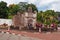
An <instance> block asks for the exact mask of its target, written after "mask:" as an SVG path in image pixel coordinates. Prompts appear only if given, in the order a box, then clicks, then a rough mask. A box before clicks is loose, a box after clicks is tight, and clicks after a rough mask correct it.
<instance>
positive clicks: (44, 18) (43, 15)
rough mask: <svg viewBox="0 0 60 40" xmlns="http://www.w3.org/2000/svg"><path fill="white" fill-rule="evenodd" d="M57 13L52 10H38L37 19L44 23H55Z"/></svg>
mask: <svg viewBox="0 0 60 40" xmlns="http://www.w3.org/2000/svg"><path fill="white" fill-rule="evenodd" d="M57 16H58V15H57V14H56V12H54V10H46V11H45V12H42V11H41V12H39V13H38V15H37V20H38V21H40V22H42V23H44V24H47V25H49V24H51V23H57V22H58V19H57Z"/></svg>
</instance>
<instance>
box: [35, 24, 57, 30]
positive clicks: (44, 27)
mask: <svg viewBox="0 0 60 40" xmlns="http://www.w3.org/2000/svg"><path fill="white" fill-rule="evenodd" d="M36 28H37V29H38V30H39V29H40V30H41V29H42V30H54V29H55V30H57V24H55V23H52V24H50V25H46V24H42V23H37V24H36Z"/></svg>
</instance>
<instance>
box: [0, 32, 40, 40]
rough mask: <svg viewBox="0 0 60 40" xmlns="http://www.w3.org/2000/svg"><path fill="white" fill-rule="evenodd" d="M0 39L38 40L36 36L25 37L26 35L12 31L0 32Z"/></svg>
mask: <svg viewBox="0 0 60 40" xmlns="http://www.w3.org/2000/svg"><path fill="white" fill-rule="evenodd" d="M0 40H40V39H37V38H30V37H26V36H22V35H19V34H18V35H15V34H14V33H12V34H10V33H8V32H6V33H4V32H1V33H0Z"/></svg>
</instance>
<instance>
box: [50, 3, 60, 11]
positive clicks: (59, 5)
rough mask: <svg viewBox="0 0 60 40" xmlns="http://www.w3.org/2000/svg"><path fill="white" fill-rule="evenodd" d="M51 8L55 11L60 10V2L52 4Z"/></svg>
mask: <svg viewBox="0 0 60 40" xmlns="http://www.w3.org/2000/svg"><path fill="white" fill-rule="evenodd" d="M50 9H52V10H55V11H60V2H58V3H55V4H52V5H51V7H50Z"/></svg>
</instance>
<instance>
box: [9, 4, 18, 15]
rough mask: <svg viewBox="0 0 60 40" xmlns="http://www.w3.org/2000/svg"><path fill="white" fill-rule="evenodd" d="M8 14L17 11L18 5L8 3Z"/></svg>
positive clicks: (13, 13)
mask: <svg viewBox="0 0 60 40" xmlns="http://www.w3.org/2000/svg"><path fill="white" fill-rule="evenodd" d="M8 8H9V12H8V13H9V15H15V14H16V13H17V11H19V6H18V5H17V4H10V5H9V7H8Z"/></svg>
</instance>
